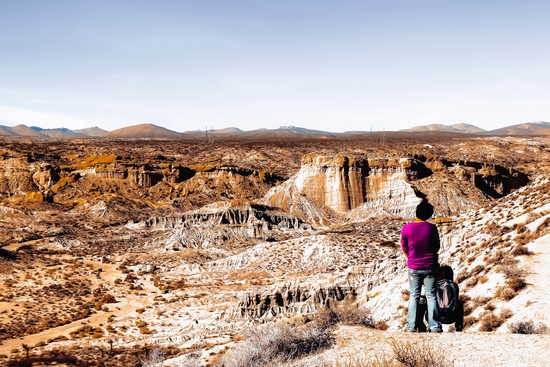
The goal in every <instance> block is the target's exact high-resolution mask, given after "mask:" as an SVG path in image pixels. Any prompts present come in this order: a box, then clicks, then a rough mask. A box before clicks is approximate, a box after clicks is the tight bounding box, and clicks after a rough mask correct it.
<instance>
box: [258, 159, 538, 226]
mask: <svg viewBox="0 0 550 367" xmlns="http://www.w3.org/2000/svg"><path fill="white" fill-rule="evenodd" d="M527 182H528V178H527V176H526V175H525V174H523V173H521V172H518V171H517V170H514V169H506V168H504V167H501V166H496V165H484V164H480V163H472V162H463V161H449V160H444V159H436V158H430V159H428V158H426V157H424V156H414V157H404V158H393V159H389V158H383V159H371V158H366V157H344V156H325V155H317V154H308V155H306V156H304V158H303V159H302V167H301V169H300V171H299V172H298V173H297V174H296V175H295V176H293V177H292V178H291V179H290V180H288V181H287V182H285V184H283V185H280V186H277V187H274V188H272V189H271V190H270V191H269V192H268V194H267V195H266V197H265V198H264V202H265V203H269V205H272V206H275V207H280V208H282V209H284V210H287V211H290V212H293V213H295V214H296V215H302V216H305V217H308V218H316V217H324V218H327V217H329V218H330V216H329V215H327V214H326V213H323V208H328V209H330V210H331V211H332V212H333V213H334V214H336V215H338V214H339V215H340V216H341V215H342V214H347V213H349V212H350V211H352V213H353V214H352V216H364V215H367V216H370V215H379V214H381V213H385V214H390V215H394V216H397V217H404V218H410V217H412V216H414V208H415V207H416V205H417V204H418V202H419V201H420V200H421V199H422V198H427V199H428V200H429V201H430V202H432V203H433V204H434V206H435V207H436V211H437V215H453V214H457V213H459V212H460V211H463V210H466V209H470V208H477V207H478V206H479V205H482V204H483V203H484V202H488V201H490V200H491V199H494V198H499V197H502V196H505V195H507V194H508V193H509V192H510V191H511V190H512V189H517V188H519V187H521V186H523V185H525V184H526V183H527ZM319 222H320V223H322V221H319Z"/></svg>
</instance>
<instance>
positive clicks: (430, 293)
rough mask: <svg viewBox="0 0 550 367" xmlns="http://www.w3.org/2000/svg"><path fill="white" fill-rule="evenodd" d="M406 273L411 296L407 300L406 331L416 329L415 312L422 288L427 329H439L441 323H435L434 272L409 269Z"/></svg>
mask: <svg viewBox="0 0 550 367" xmlns="http://www.w3.org/2000/svg"><path fill="white" fill-rule="evenodd" d="M408 273H409V286H410V287H411V294H410V298H409V312H408V315H407V329H408V330H415V329H416V312H417V307H418V300H419V299H420V291H421V290H422V286H424V292H425V293H426V303H427V306H428V327H429V328H430V330H434V329H438V328H441V323H440V322H439V321H437V320H438V319H439V317H438V316H437V305H436V300H435V292H436V289H435V286H436V284H437V279H436V277H435V274H436V272H435V271H433V270H414V269H409V272H408Z"/></svg>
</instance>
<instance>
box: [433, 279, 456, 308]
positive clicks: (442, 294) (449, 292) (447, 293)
mask: <svg viewBox="0 0 550 367" xmlns="http://www.w3.org/2000/svg"><path fill="white" fill-rule="evenodd" d="M453 286H454V283H453V282H452V281H451V280H448V279H442V280H440V281H438V282H437V292H436V299H437V308H438V309H439V313H441V314H446V313H451V312H454V310H455V309H456V306H457V304H458V295H457V292H456V289H455V287H453Z"/></svg>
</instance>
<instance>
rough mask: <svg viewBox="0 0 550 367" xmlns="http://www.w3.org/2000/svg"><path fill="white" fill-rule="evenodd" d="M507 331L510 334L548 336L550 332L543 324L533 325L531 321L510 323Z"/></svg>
mask: <svg viewBox="0 0 550 367" xmlns="http://www.w3.org/2000/svg"><path fill="white" fill-rule="evenodd" d="M508 330H509V331H510V332H511V333H512V334H548V333H549V331H550V330H549V328H548V326H546V325H545V324H542V323H541V324H535V323H534V322H533V321H532V320H529V321H518V322H512V323H511V324H510V325H508Z"/></svg>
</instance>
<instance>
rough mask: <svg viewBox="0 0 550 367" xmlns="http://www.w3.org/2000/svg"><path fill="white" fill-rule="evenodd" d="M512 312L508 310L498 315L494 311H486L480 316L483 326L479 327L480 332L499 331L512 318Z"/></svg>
mask: <svg viewBox="0 0 550 367" xmlns="http://www.w3.org/2000/svg"><path fill="white" fill-rule="evenodd" d="M512 315H513V313H512V311H510V310H508V309H503V310H501V311H500V313H499V314H498V315H497V314H495V313H494V312H492V311H485V312H484V313H482V314H481V315H480V318H479V321H480V322H481V325H480V326H479V331H493V330H496V329H498V328H499V327H500V326H501V325H502V324H504V322H505V321H506V320H507V319H509V318H510V317H512Z"/></svg>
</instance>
